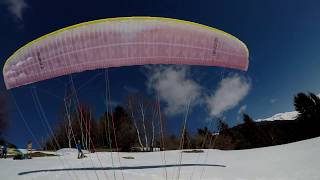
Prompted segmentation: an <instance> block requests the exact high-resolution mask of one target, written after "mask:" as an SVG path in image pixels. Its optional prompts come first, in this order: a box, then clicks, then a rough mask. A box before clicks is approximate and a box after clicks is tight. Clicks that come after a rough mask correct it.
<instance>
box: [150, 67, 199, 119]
mask: <svg viewBox="0 0 320 180" xmlns="http://www.w3.org/2000/svg"><path fill="white" fill-rule="evenodd" d="M147 68H148V70H149V74H148V81H147V86H148V88H149V89H150V90H152V91H155V92H156V93H157V94H159V98H160V100H161V101H163V102H165V103H166V105H167V106H166V107H165V111H166V113H168V115H177V114H181V113H185V110H186V106H187V104H188V102H189V101H190V102H191V104H190V105H191V107H192V106H194V105H196V104H199V103H200V96H201V89H202V88H201V86H200V85H199V84H198V83H197V82H196V81H194V80H193V79H191V78H190V77H189V76H188V75H189V74H190V69H189V68H188V67H186V66H152V67H147Z"/></svg>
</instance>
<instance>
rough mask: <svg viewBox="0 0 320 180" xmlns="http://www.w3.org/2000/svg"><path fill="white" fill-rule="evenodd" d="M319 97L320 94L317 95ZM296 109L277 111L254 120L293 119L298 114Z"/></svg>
mask: <svg viewBox="0 0 320 180" xmlns="http://www.w3.org/2000/svg"><path fill="white" fill-rule="evenodd" d="M317 96H318V97H319V98H320V94H318V95H317ZM298 114H299V113H298V112H297V111H291V112H284V113H278V114H275V115H273V116H271V117H268V118H264V119H257V120H255V121H256V122H260V121H275V120H295V119H296V117H297V116H298Z"/></svg>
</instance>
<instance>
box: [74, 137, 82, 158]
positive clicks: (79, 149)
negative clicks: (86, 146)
mask: <svg viewBox="0 0 320 180" xmlns="http://www.w3.org/2000/svg"><path fill="white" fill-rule="evenodd" d="M76 148H77V150H78V159H80V158H83V157H84V154H83V152H82V149H81V143H80V140H78V143H77V144H76Z"/></svg>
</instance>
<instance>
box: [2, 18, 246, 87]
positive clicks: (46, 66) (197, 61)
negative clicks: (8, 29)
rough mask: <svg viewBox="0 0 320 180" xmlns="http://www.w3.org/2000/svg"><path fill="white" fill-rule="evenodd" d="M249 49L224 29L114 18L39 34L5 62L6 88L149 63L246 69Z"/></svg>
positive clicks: (159, 19) (171, 20) (170, 21)
mask: <svg viewBox="0 0 320 180" xmlns="http://www.w3.org/2000/svg"><path fill="white" fill-rule="evenodd" d="M248 63H249V62H248V49H247V47H246V46H245V45H244V43H242V42H241V41H240V40H238V39H237V38H235V37H234V36H232V35H230V34H227V33H225V32H223V31H220V30H217V29H214V28H211V27H208V26H204V25H200V24H196V23H192V22H187V21H181V20H176V19H169V18H158V17H128V18H111V19H103V20H97V21H91V22H86V23H82V24H77V25H74V26H70V27H67V28H64V29H61V30H58V31H56V32H53V33H50V34H48V35H45V36H43V37H40V38H38V39H36V40H34V41H32V42H30V43H28V44H27V45H25V46H23V47H22V48H20V49H19V50H18V51H17V52H15V53H14V54H13V55H12V56H11V57H10V58H9V59H8V60H7V62H6V64H5V66H4V69H3V76H4V80H5V84H6V87H7V89H10V88H14V87H19V86H22V85H26V84H30V83H34V82H37V81H41V80H46V79H50V78H53V77H57V76H62V75H66V74H70V73H75V72H81V71H85V70H93V69H98V68H108V67H119V66H131V65H144V64H190V65H203V66H221V67H227V68H235V69H240V70H244V71H245V70H247V68H248Z"/></svg>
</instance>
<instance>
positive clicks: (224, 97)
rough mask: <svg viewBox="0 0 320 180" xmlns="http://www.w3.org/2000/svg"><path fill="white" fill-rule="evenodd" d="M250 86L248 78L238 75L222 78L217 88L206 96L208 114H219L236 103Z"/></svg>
mask: <svg viewBox="0 0 320 180" xmlns="http://www.w3.org/2000/svg"><path fill="white" fill-rule="evenodd" d="M250 87H251V83H250V82H249V80H247V79H245V78H244V77H241V76H239V75H233V76H229V77H226V78H224V79H223V80H222V81H221V82H220V83H219V86H218V89H217V90H216V91H215V92H214V93H213V94H212V95H209V96H207V97H206V100H205V101H206V103H207V107H208V109H209V112H210V116H212V117H218V116H221V115H222V114H223V113H224V112H225V111H227V110H229V109H231V108H233V107H235V106H236V105H238V103H239V102H240V101H241V100H242V99H244V98H245V97H246V96H247V94H248V92H249V90H250Z"/></svg>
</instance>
